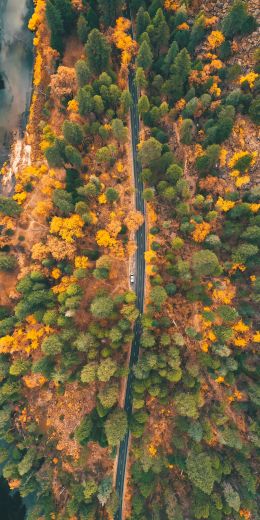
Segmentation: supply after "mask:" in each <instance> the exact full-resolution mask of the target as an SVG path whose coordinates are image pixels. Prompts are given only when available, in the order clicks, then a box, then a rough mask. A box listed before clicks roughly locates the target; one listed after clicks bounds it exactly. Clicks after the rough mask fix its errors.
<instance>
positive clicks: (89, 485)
mask: <svg viewBox="0 0 260 520" xmlns="http://www.w3.org/2000/svg"><path fill="white" fill-rule="evenodd" d="M97 490H98V485H97V484H96V482H95V480H87V482H85V483H84V497H85V501H86V502H90V501H91V500H92V497H93V495H95V494H96V492H97Z"/></svg>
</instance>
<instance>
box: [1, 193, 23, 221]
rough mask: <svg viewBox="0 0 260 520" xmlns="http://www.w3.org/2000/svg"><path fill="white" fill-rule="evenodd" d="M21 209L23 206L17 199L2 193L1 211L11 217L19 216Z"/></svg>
mask: <svg viewBox="0 0 260 520" xmlns="http://www.w3.org/2000/svg"><path fill="white" fill-rule="evenodd" d="M21 211H22V208H21V206H19V204H18V203H17V202H16V201H15V200H13V199H10V198H9V197H4V196H3V195H0V213H3V214H4V215H7V216H9V217H18V216H19V215H20V213H21Z"/></svg>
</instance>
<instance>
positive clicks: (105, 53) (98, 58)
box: [85, 29, 111, 75]
mask: <svg viewBox="0 0 260 520" xmlns="http://www.w3.org/2000/svg"><path fill="white" fill-rule="evenodd" d="M85 51H86V55H87V59H88V64H89V68H90V70H91V72H92V73H93V74H95V75H99V74H101V72H104V71H105V70H106V69H107V67H108V64H109V58H110V53H111V48H110V45H109V44H108V42H107V40H106V38H105V36H103V34H101V32H100V31H99V30H98V29H93V30H92V31H91V33H90V34H89V37H88V41H87V43H86V46H85Z"/></svg>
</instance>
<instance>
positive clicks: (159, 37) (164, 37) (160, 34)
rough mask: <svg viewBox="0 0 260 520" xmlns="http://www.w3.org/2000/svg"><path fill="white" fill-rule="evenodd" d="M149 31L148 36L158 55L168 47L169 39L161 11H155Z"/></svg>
mask: <svg viewBox="0 0 260 520" xmlns="http://www.w3.org/2000/svg"><path fill="white" fill-rule="evenodd" d="M149 29H150V30H149V32H148V34H149V36H150V38H151V41H152V44H153V46H154V48H155V49H156V52H157V53H159V52H160V51H161V50H162V49H163V48H164V47H167V46H168V42H169V37H170V31H169V27H168V24H167V22H166V20H165V16H164V14H163V10H162V9H158V10H157V12H156V15H155V17H154V19H153V23H152V25H151V26H150V27H149Z"/></svg>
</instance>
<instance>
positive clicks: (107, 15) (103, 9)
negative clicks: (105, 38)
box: [98, 0, 123, 27]
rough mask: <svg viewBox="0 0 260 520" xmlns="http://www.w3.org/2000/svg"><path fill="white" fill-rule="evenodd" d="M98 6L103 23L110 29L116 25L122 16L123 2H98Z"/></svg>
mask: <svg viewBox="0 0 260 520" xmlns="http://www.w3.org/2000/svg"><path fill="white" fill-rule="evenodd" d="M98 6H99V11H100V13H101V19H102V22H103V23H104V24H105V25H106V27H109V26H112V25H114V23H115V21H116V19H117V18H118V17H119V16H120V15H121V12H122V7H123V0H98Z"/></svg>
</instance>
